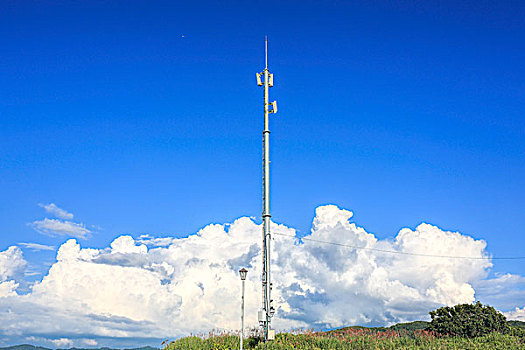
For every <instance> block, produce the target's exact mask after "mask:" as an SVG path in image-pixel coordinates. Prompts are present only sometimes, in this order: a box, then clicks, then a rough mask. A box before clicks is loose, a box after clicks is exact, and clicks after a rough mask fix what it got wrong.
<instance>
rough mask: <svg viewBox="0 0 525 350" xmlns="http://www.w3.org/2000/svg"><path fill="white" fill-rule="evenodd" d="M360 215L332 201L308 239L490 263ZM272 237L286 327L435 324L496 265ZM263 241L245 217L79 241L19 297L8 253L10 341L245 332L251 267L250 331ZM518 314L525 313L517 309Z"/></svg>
mask: <svg viewBox="0 0 525 350" xmlns="http://www.w3.org/2000/svg"><path fill="white" fill-rule="evenodd" d="M352 215H353V214H352V212H350V211H348V210H344V209H340V208H338V207H336V206H333V205H328V206H322V207H319V208H317V210H316V215H315V218H314V221H313V225H312V230H311V233H310V235H308V236H307V238H310V239H315V240H323V241H330V242H336V243H341V244H346V245H353V246H359V247H367V248H373V249H382V250H390V251H396V252H402V253H419V254H420V253H423V254H431V255H448V256H451V255H454V256H469V257H479V258H484V257H487V252H486V251H485V248H486V243H485V242H484V241H482V240H475V239H473V238H471V237H469V236H466V235H463V234H460V233H457V232H449V231H444V230H441V229H440V228H438V227H436V226H432V225H429V224H424V223H423V224H421V225H419V226H417V227H416V228H415V229H414V230H412V229H408V228H405V229H402V230H401V231H400V232H399V233H398V234H397V235H396V236H395V237H394V239H392V240H379V239H377V238H376V237H375V236H374V235H373V234H370V233H368V232H366V230H365V229H364V228H362V227H359V226H357V225H356V224H354V223H351V222H350V219H351V217H352ZM272 231H273V232H275V233H280V234H282V235H274V239H273V241H272V254H273V255H272V276H273V277H272V278H273V283H274V295H273V297H274V299H275V306H276V308H277V312H276V316H275V319H274V326H275V327H276V328H281V329H283V328H286V329H289V328H294V327H312V326H313V327H339V326H344V325H388V324H391V323H395V322H402V321H411V320H416V319H426V318H427V315H428V311H429V310H431V309H433V308H436V307H439V306H442V305H453V304H457V303H469V302H473V301H474V300H475V298H476V292H475V290H474V287H473V286H474V285H475V284H476V283H479V281H483V280H486V278H487V274H488V269H489V268H490V267H491V266H492V265H491V262H490V260H489V259H481V260H467V259H444V258H437V257H426V256H413V255H406V254H392V253H384V252H379V251H375V250H365V249H360V250H355V249H351V248H348V247H343V246H338V245H328V244H320V243H318V242H313V241H308V240H304V241H302V242H301V241H300V240H299V239H293V238H290V237H286V236H283V235H291V236H295V235H296V231H295V230H294V229H293V228H290V227H287V226H285V225H279V224H272ZM260 237H261V226H260V225H258V224H256V223H254V222H253V221H252V219H250V218H246V217H243V218H240V219H237V220H236V221H235V222H233V223H232V224H225V225H218V224H212V225H208V226H206V227H204V228H203V229H201V230H200V231H199V232H197V233H196V234H193V235H190V236H188V237H186V238H163V239H158V238H154V237H150V236H141V237H140V238H139V239H138V240H135V239H133V238H132V237H131V236H120V237H118V238H116V239H115V240H114V241H113V242H112V243H111V244H110V246H109V247H107V248H104V249H91V248H82V247H81V246H80V245H79V243H78V242H77V241H76V240H75V239H70V240H68V241H67V242H65V243H64V244H63V245H62V246H61V247H60V248H59V249H58V252H57V261H56V263H54V264H53V265H52V266H51V268H50V269H49V272H48V274H47V275H46V276H44V277H43V279H42V280H41V281H38V282H37V283H36V284H34V285H33V286H32V288H31V290H30V292H29V293H27V294H24V295H19V294H17V292H16V288H17V286H16V284H17V281H16V277H14V276H15V275H16V273H15V272H14V271H15V270H17V271H19V270H20V269H21V268H23V266H24V261H23V257H22V256H21V252H20V250H19V249H18V248H16V247H11V248H9V249H8V250H7V251H4V252H1V253H0V254H2V255H0V257H1V256H4V255H5V256H6V257H8V258H5V259H3V260H2V258H0V277H1V278H2V280H1V281H5V282H2V283H7V282H9V283H10V284H8V285H7V287H5V289H6V290H7V292H1V291H0V293H3V294H0V338H4V339H8V340H9V339H11V340H12V339H42V341H47V342H51V343H53V342H54V343H57V344H73V345H75V346H85V345H86V344H89V343H92V344H95V343H96V344H100V345H119V346H122V344H123V341H124V340H123V339H134V342H135V344H138V343H140V342H143V343H149V344H153V345H158V341H160V340H162V339H167V338H171V339H173V338H174V337H176V336H180V335H185V334H189V333H191V332H193V333H195V332H197V331H205V330H210V329H213V328H226V329H237V328H238V327H239V318H240V310H239V293H240V280H239V277H238V272H237V271H238V270H239V268H241V267H245V268H247V269H248V270H249V272H248V278H247V282H246V300H245V308H246V324H247V325H248V326H255V325H256V324H257V320H256V311H257V309H258V307H259V305H260V303H261V300H260V294H261V292H260V271H259V270H260V266H261V254H260V248H259V245H260V243H259V240H260ZM15 256H16V259H15V260H18V263H17V264H15V265H13V264H12V263H11V262H10V260H11V258H10V257H15ZM0 286H1V284H0ZM520 306H521V305H520ZM519 313H523V309H516V314H519ZM29 315H31V316H29ZM29 317H31V320H32V321H31V322H27V320H28V318H29ZM50 319H52V320H53V322H50V321H49V320H50ZM111 339H113V340H111ZM115 339H117V340H115ZM118 339H121V340H120V341H119V340H118ZM17 342H18V343H20V342H21V341H17ZM112 342H113V343H112ZM156 342H157V343H156Z"/></svg>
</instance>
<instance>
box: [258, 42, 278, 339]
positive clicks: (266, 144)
mask: <svg viewBox="0 0 525 350" xmlns="http://www.w3.org/2000/svg"><path fill="white" fill-rule="evenodd" d="M264 46H265V48H264V54H265V56H264V63H265V67H264V71H263V72H262V74H260V73H257V83H258V85H259V86H261V85H264V129H263V210H262V221H263V232H262V236H263V237H262V239H263V242H262V251H263V261H262V262H263V263H262V278H261V280H262V308H261V311H260V312H261V314H260V317H259V322H260V323H261V326H262V327H263V331H264V339H265V341H267V340H268V333H269V331H270V322H271V317H272V315H273V308H272V298H271V289H272V284H271V279H270V243H271V233H270V221H271V215H270V128H269V118H268V116H269V114H270V113H275V112H277V105H276V103H275V102H273V103H270V102H269V88H270V87H272V86H273V75H272V74H270V71H269V70H268V39H266V38H265V40H264ZM261 75H262V78H263V79H264V82H263V81H261ZM270 105H271V106H272V107H273V108H272V110H270Z"/></svg>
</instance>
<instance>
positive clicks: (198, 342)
mask: <svg viewBox="0 0 525 350" xmlns="http://www.w3.org/2000/svg"><path fill="white" fill-rule="evenodd" d="M520 335H521V334H520ZM254 340H255V337H254V336H253V334H252V337H251V338H248V339H247V340H246V341H245V342H244V344H245V346H244V348H245V349H259V350H263V349H267V350H288V349H294V350H295V349H305V350H306V349H307V350H316V349H334V350H335V349H338V350H339V349H341V350H346V349H363V350H364V349H376V350H387V349H404V350H413V349H458V350H459V349H465V350H470V349H472V350H474V349H476V350H494V349H501V350H507V349H509V350H511V349H512V350H515V349H525V339H524V338H523V337H520V336H519V335H511V334H500V333H492V334H489V335H485V336H482V337H477V338H471V339H467V338H461V337H439V336H436V335H435V334H433V333H431V332H427V331H421V330H416V331H404V330H402V331H395V330H383V331H377V330H373V329H352V328H350V329H345V330H342V331H332V332H313V331H299V332H287V333H279V334H277V336H276V338H275V340H274V341H272V342H269V343H267V344H264V343H258V344H257V343H256V341H254ZM238 348H239V337H238V335H235V334H233V333H230V332H212V333H209V334H207V335H204V336H203V335H200V336H190V337H185V338H181V339H178V340H176V341H173V342H170V343H166V344H165V346H164V350H189V349H191V350H196V349H203V350H226V349H238Z"/></svg>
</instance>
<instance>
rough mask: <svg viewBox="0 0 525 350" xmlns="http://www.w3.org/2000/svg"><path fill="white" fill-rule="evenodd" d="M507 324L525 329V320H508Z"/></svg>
mask: <svg viewBox="0 0 525 350" xmlns="http://www.w3.org/2000/svg"><path fill="white" fill-rule="evenodd" d="M507 324H508V325H509V326H511V327H518V328H523V329H525V322H523V321H507Z"/></svg>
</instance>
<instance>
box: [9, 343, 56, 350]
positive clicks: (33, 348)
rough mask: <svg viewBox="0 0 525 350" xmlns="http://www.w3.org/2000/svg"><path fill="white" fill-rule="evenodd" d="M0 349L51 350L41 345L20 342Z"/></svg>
mask: <svg viewBox="0 0 525 350" xmlns="http://www.w3.org/2000/svg"><path fill="white" fill-rule="evenodd" d="M0 350H51V349H49V348H44V347H42V346H34V345H30V344H22V345H13V346H8V347H5V348H0Z"/></svg>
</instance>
